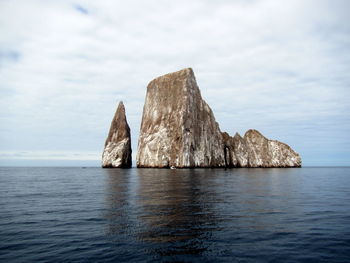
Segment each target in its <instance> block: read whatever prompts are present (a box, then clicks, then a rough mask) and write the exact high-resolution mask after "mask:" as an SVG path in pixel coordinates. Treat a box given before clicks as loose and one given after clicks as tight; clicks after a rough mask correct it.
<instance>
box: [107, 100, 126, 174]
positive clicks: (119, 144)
mask: <svg viewBox="0 0 350 263" xmlns="http://www.w3.org/2000/svg"><path fill="white" fill-rule="evenodd" d="M102 167H103V168H113V167H114V168H117V167H121V168H128V167H131V139H130V127H129V125H128V122H127V120H126V116H125V107H124V104H123V102H122V101H121V102H119V105H118V108H117V110H116V112H115V114H114V117H113V120H112V123H111V127H110V129H109V133H108V137H107V139H106V142H105V148H104V151H103V154H102Z"/></svg>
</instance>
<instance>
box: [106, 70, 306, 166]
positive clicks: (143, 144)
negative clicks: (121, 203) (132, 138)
mask: <svg viewBox="0 0 350 263" xmlns="http://www.w3.org/2000/svg"><path fill="white" fill-rule="evenodd" d="M107 159H108V158H107ZM136 159H137V167H155V168H157V167H158V168H165V167H176V168H185V167H300V166H301V158H300V156H299V154H298V153H296V152H295V151H293V150H292V149H291V148H290V147H289V146H288V145H286V144H284V143H282V142H279V141H275V140H269V139H267V138H265V137H264V136H263V135H262V134H261V133H260V132H258V131H256V130H248V131H247V132H246V134H245V135H244V137H242V136H240V135H239V134H238V133H236V134H235V136H233V137H231V136H230V135H229V134H227V133H226V132H223V133H222V132H221V131H220V128H219V125H218V124H217V122H216V121H215V118H214V114H213V112H212V110H211V109H210V107H209V106H208V104H207V103H206V102H205V101H204V100H203V99H202V96H201V94H200V91H199V88H198V86H197V83H196V79H195V76H194V73H193V71H192V69H190V68H187V69H183V70H180V71H177V72H174V73H170V74H166V75H164V76H161V77H158V78H156V79H154V80H152V81H151V82H150V83H149V84H148V87H147V94H146V100H145V105H144V108H143V115H142V123H141V129H140V135H139V141H138V150H137V157H136Z"/></svg>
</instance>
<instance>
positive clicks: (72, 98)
mask: <svg viewBox="0 0 350 263" xmlns="http://www.w3.org/2000/svg"><path fill="white" fill-rule="evenodd" d="M349 10H350V1H347V0H344V1H341V0H329V1H322V0H314V1H312V0H300V1H294V0H291V1H278V0H275V1H271V0H266V1H258V0H256V1H254V0H233V1H210V0H208V1H180V0H177V1H167V0H165V1H133V0H131V1H130V0H128V1H115V0H105V1H92V0H91V1H80V0H77V1H70V0H67V1H65V0H57V1H54V0H45V1H40V0H37V1H36V0H22V1H20V0H18V1H15V0H0V165H86V164H87V165H100V157H101V152H102V150H103V145H104V140H105V138H106V136H107V133H108V129H109V125H110V122H111V119H112V117H113V114H114V111H115V109H116V106H117V102H118V101H119V100H123V101H124V104H125V107H126V112H127V118H128V121H129V125H130V128H131V131H132V141H133V152H134V153H136V147H137V138H138V132H139V128H140V121H141V115H142V108H143V104H144V98H145V93H146V86H147V84H148V82H149V81H151V80H152V79H153V78H155V77H157V76H160V75H163V74H165V73H168V72H173V71H176V70H179V69H182V68H186V67H192V68H193V70H194V72H195V74H196V78H197V82H198V85H199V87H200V89H201V92H202V96H203V98H204V99H205V100H206V101H207V102H208V104H209V105H210V106H211V108H212V109H213V111H214V114H215V117H216V119H217V121H218V122H219V123H220V128H221V130H223V131H227V132H229V133H230V134H234V133H235V132H236V131H237V132H239V133H240V134H241V135H243V134H244V132H245V131H246V130H247V129H250V128H255V129H258V130H259V131H261V132H262V133H263V134H264V135H265V136H266V137H268V138H273V139H277V140H280V141H283V142H286V143H287V144H289V145H290V146H291V147H292V148H294V149H295V150H296V151H297V152H299V153H300V154H301V156H302V159H303V164H304V165H306V166H307V165H350V114H349V113H350V73H349V72H350V16H349Z"/></svg>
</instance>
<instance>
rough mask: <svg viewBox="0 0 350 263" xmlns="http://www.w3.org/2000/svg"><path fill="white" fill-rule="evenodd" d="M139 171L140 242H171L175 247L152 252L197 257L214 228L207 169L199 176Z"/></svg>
mask: <svg viewBox="0 0 350 263" xmlns="http://www.w3.org/2000/svg"><path fill="white" fill-rule="evenodd" d="M164 173H165V171H164V170H159V169H139V170H138V179H139V187H138V196H139V198H138V202H139V204H140V207H141V209H142V213H141V215H140V216H139V220H140V221H141V222H142V224H143V225H144V229H143V231H142V232H140V233H139V235H138V236H139V238H140V239H141V240H142V241H146V242H152V243H173V244H178V246H175V247H165V248H162V249H156V250H157V252H158V253H160V254H162V255H169V254H174V253H176V252H179V253H181V254H199V253H201V252H203V251H204V250H206V249H207V246H205V243H204V242H203V241H205V240H208V239H210V238H211V233H212V231H213V230H215V229H217V225H216V222H215V214H214V212H213V211H212V205H213V202H210V201H209V202H206V201H208V199H211V200H214V199H215V198H216V196H215V194H216V193H215V192H209V189H208V187H206V190H204V189H203V187H202V185H203V184H207V183H208V179H209V176H210V171H209V170H202V171H201V177H199V176H197V175H196V172H195V170H178V171H174V170H167V172H166V173H167V174H166V176H164Z"/></svg>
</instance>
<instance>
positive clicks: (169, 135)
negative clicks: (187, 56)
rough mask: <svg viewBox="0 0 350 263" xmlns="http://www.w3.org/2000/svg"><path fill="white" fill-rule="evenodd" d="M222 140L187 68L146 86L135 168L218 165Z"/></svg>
mask: <svg viewBox="0 0 350 263" xmlns="http://www.w3.org/2000/svg"><path fill="white" fill-rule="evenodd" d="M223 156H224V148H223V139H222V135H221V132H220V129H219V125H218V124H217V122H216V121H215V118H214V115H213V112H212V110H211V109H210V107H209V106H208V104H207V103H206V102H205V101H204V100H203V99H202V96H201V93H200V91H199V88H198V86H197V82H196V78H195V76H194V73H193V70H192V69H191V68H186V69H183V70H180V71H177V72H173V73H169V74H166V75H163V76H161V77H158V78H156V79H154V80H152V81H151V82H150V83H149V84H148V86H147V94H146V100H145V105H144V108H143V115H142V123H141V128H140V136H139V141H138V151H137V157H136V159H137V166H138V167H178V168H183V167H221V166H225V162H224V158H223Z"/></svg>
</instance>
